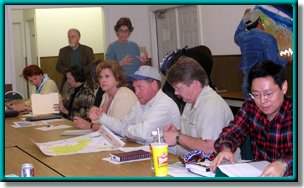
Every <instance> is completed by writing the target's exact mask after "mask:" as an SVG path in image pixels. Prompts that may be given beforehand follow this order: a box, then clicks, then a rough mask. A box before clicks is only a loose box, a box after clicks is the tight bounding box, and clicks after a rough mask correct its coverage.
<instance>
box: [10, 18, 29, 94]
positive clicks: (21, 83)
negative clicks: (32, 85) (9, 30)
mask: <svg viewBox="0 0 304 188" xmlns="http://www.w3.org/2000/svg"><path fill="white" fill-rule="evenodd" d="M22 26H23V24H22V23H21V22H15V23H13V46H14V54H15V55H14V62H15V73H16V74H15V79H16V91H18V92H19V93H20V94H22V95H23V97H24V98H28V84H27V81H26V80H25V79H24V78H23V76H22V71H23V69H24V67H25V66H26V57H25V45H24V35H23V33H24V29H23V27H22Z"/></svg>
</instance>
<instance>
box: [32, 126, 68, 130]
mask: <svg viewBox="0 0 304 188" xmlns="http://www.w3.org/2000/svg"><path fill="white" fill-rule="evenodd" d="M70 127H71V125H47V126H44V127H39V128H36V129H38V130H40V131H52V130H57V129H66V128H70Z"/></svg>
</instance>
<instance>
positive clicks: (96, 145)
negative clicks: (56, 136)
mask: <svg viewBox="0 0 304 188" xmlns="http://www.w3.org/2000/svg"><path fill="white" fill-rule="evenodd" d="M112 134H113V133H112ZM103 135H104V133H102V132H100V131H96V132H92V133H89V134H86V135H82V136H77V137H74V138H69V139H64V140H58V141H53V142H45V143H36V142H34V141H33V142H34V143H35V144H36V146H37V147H38V148H39V149H40V150H41V151H42V152H43V153H44V154H45V155H48V156H59V155H71V154H77V153H91V152H99V151H112V150H117V149H118V148H117V147H115V146H121V147H122V146H124V144H125V143H124V142H122V141H121V140H119V139H118V138H116V137H111V136H110V134H106V135H107V136H106V137H105V136H103ZM113 135H114V134H113ZM114 136H115V135H114ZM112 143H114V144H112Z"/></svg>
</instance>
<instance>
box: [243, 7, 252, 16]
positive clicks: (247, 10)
mask: <svg viewBox="0 0 304 188" xmlns="http://www.w3.org/2000/svg"><path fill="white" fill-rule="evenodd" d="M250 11H251V9H250V8H248V9H246V10H245V12H244V16H245V14H247V13H248V12H250Z"/></svg>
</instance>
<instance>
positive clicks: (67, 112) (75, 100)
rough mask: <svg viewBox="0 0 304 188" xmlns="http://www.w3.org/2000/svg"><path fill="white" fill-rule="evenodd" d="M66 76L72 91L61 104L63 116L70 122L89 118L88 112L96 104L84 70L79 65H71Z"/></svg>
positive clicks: (66, 71)
mask: <svg viewBox="0 0 304 188" xmlns="http://www.w3.org/2000/svg"><path fill="white" fill-rule="evenodd" d="M65 75H66V77H67V83H68V84H69V86H70V87H71V89H70V91H69V92H68V98H67V100H66V101H64V102H63V103H60V104H59V109H60V112H61V114H62V115H63V116H64V117H65V118H67V119H70V120H73V119H74V117H75V116H80V117H82V118H88V116H87V112H88V111H89V109H90V108H91V107H92V106H93V104H94V101H95V95H94V92H93V91H92V89H91V88H90V87H89V86H88V85H87V83H86V82H85V80H86V76H85V72H84V70H83V68H82V67H80V66H79V65H77V64H73V65H70V66H69V67H68V68H67V69H66V70H65Z"/></svg>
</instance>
